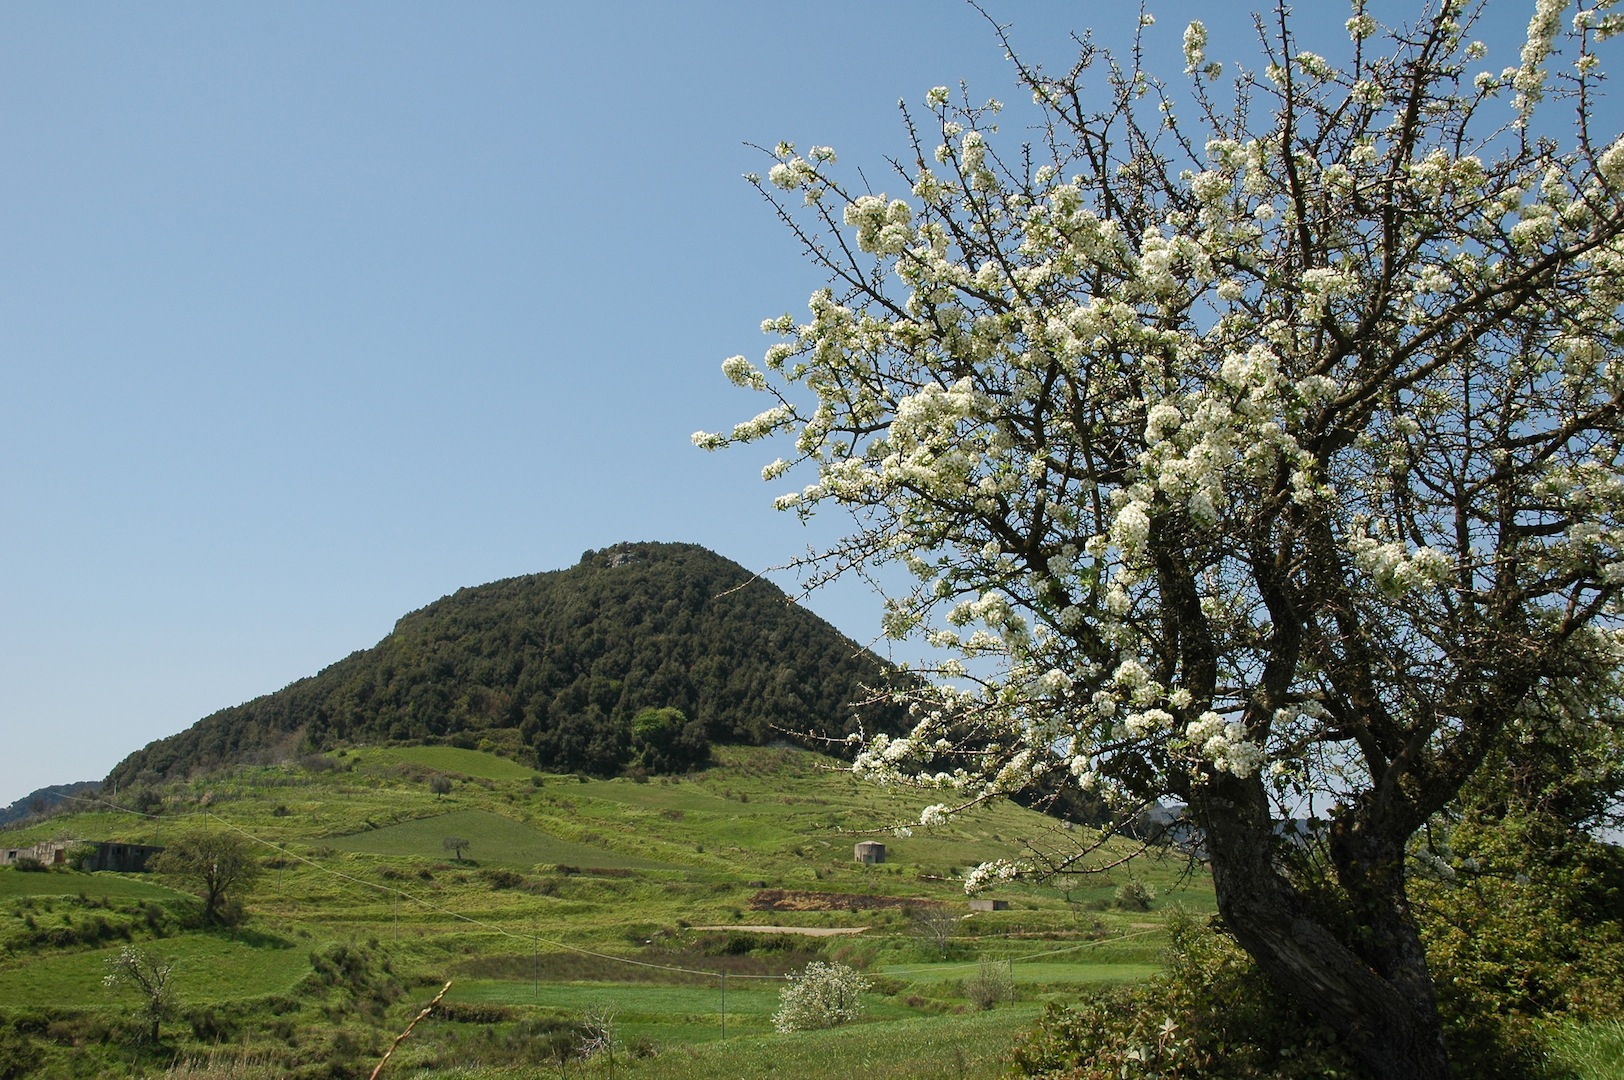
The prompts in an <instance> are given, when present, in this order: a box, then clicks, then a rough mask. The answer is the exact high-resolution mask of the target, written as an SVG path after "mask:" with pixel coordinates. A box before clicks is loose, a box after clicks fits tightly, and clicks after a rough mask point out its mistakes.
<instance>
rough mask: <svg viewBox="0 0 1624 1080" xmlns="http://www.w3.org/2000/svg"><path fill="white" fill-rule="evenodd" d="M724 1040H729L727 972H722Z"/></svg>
mask: <svg viewBox="0 0 1624 1080" xmlns="http://www.w3.org/2000/svg"><path fill="white" fill-rule="evenodd" d="M722 1038H724V1039H725V1038H727V972H725V971H724V972H722Z"/></svg>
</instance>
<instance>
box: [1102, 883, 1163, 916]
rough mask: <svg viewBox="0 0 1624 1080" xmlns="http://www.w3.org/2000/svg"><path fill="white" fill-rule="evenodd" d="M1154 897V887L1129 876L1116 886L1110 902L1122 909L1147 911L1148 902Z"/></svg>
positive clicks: (1148, 908)
mask: <svg viewBox="0 0 1624 1080" xmlns="http://www.w3.org/2000/svg"><path fill="white" fill-rule="evenodd" d="M1154 899H1156V890H1155V889H1153V888H1151V887H1150V886H1149V885H1146V884H1145V883H1144V882H1143V881H1140V880H1139V879H1138V878H1129V879H1128V880H1127V881H1124V882H1123V883H1122V884H1121V885H1118V886H1117V891H1116V896H1115V897H1114V898H1113V899H1112V903H1114V904H1115V905H1116V906H1117V907H1119V908H1121V909H1122V910H1124V911H1149V910H1150V902H1151V901H1152V900H1154Z"/></svg>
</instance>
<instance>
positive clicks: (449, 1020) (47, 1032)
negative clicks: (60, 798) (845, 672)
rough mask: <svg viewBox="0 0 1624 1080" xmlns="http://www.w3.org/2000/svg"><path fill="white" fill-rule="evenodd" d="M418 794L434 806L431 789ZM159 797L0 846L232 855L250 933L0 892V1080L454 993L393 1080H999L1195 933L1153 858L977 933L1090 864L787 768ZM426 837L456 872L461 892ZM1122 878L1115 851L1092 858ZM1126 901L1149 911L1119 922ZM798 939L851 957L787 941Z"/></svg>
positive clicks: (239, 1042)
mask: <svg viewBox="0 0 1624 1080" xmlns="http://www.w3.org/2000/svg"><path fill="white" fill-rule="evenodd" d="M436 775H440V776H445V777H448V778H450V779H451V780H452V786H451V790H450V791H449V792H448V793H445V794H443V795H441V794H436V793H435V792H434V791H432V790H431V789H430V787H429V784H428V780H429V779H430V778H431V777H433V776H436ZM159 794H160V796H161V803H160V804H158V806H157V812H156V813H154V814H149V815H142V814H136V813H131V812H126V811H121V810H119V809H115V808H114V807H112V806H111V805H90V806H88V807H87V810H86V812H84V813H80V814H64V815H59V816H57V817H53V818H51V819H49V820H46V821H36V822H32V823H30V824H28V825H27V826H26V827H25V828H22V829H18V830H14V831H12V832H10V833H7V834H5V835H4V838H3V842H4V843H7V844H11V845H19V844H24V843H31V842H33V841H35V840H39V839H46V838H78V839H86V840H89V839H105V840H124V841H139V842H149V843H163V842H165V839H166V838H169V839H173V838H176V837H180V836H183V835H186V834H188V833H191V832H194V831H200V830H220V831H226V832H230V833H232V834H234V835H236V836H238V837H240V838H241V839H242V840H243V842H244V843H246V844H248V845H251V848H252V851H253V853H254V858H255V860H256V864H257V866H258V867H259V870H260V875H259V878H258V880H257V882H256V883H255V884H254V886H253V888H252V890H251V891H250V892H248V893H247V894H245V895H244V896H243V897H242V899H243V901H244V906H245V911H246V917H245V919H244V920H243V921H242V923H241V924H240V925H238V926H235V927H230V928H219V927H214V928H210V927H204V926H202V925H200V924H199V920H198V915H199V911H200V907H201V905H200V902H199V901H198V899H197V898H196V896H195V895H194V893H195V889H194V887H193V886H192V884H191V883H188V882H186V881H182V880H178V879H169V878H161V877H159V876H157V875H151V874H140V875H119V874H105V873H103V874H85V873H79V872H75V871H70V870H60V869H59V870H51V871H47V872H24V871H20V870H17V869H12V868H5V869H0V1003H3V1004H0V1060H6V1061H27V1062H30V1063H31V1064H30V1066H29V1067H30V1069H31V1070H32V1073H18V1072H16V1071H15V1070H14V1071H13V1072H12V1073H10V1074H6V1075H8V1076H10V1075H39V1076H47V1077H58V1076H61V1077H78V1076H102V1075H113V1076H118V1075H146V1076H157V1075H165V1074H166V1073H167V1074H168V1075H171V1076H174V1077H182V1076H186V1077H193V1078H198V1080H201V1078H203V1077H215V1076H218V1077H225V1076H234V1077H238V1078H241V1080H246V1078H251V1077H259V1076H264V1077H284V1076H291V1077H326V1076H338V1075H343V1076H354V1075H367V1074H368V1073H369V1072H370V1070H371V1069H372V1068H373V1067H374V1066H375V1065H376V1064H377V1062H378V1061H379V1060H380V1059H381V1058H382V1056H383V1053H384V1051H385V1050H386V1049H387V1048H388V1046H389V1044H390V1042H391V1041H392V1040H393V1039H394V1037H395V1036H396V1035H397V1034H399V1032H401V1031H402V1030H404V1029H405V1028H406V1026H407V1025H408V1024H409V1023H410V1022H411V1021H412V1019H413V1018H414V1017H415V1016H417V1014H418V1012H419V1011H420V1010H421V1009H422V1008H423V1007H424V1005H425V1004H427V1003H428V1001H429V1000H430V999H432V998H433V997H434V996H435V994H436V993H438V992H439V991H440V989H441V988H442V987H443V986H444V984H445V983H446V982H447V981H449V982H450V983H451V987H450V989H449V991H447V993H446V996H445V999H444V1002H443V1003H442V1005H441V1007H440V1008H439V1009H438V1010H436V1011H435V1012H434V1013H433V1014H432V1015H431V1016H429V1017H428V1018H427V1019H425V1020H423V1021H422V1022H421V1023H419V1024H418V1025H417V1027H416V1029H415V1030H414V1031H413V1034H412V1036H411V1038H410V1039H408V1040H406V1041H405V1042H403V1043H402V1044H401V1045H400V1047H399V1048H398V1049H397V1050H396V1051H395V1053H394V1055H393V1056H392V1057H391V1058H390V1061H389V1064H388V1066H387V1069H386V1071H385V1073H384V1075H385V1076H401V1077H406V1076H413V1077H424V1078H428V1077H471V1078H485V1077H489V1078H493V1080H494V1078H497V1077H528V1076H555V1075H562V1073H561V1070H566V1069H567V1071H568V1073H569V1074H571V1075H579V1076H600V1075H602V1076H608V1075H613V1076H627V1077H650V1078H653V1077H665V1078H673V1080H674V1078H686V1077H710V1076H728V1077H751V1076H772V1075H784V1074H785V1073H786V1070H787V1071H789V1072H792V1073H793V1074H794V1075H797V1076H805V1077H813V1078H816V1077H841V1078H842V1080H848V1078H849V1077H850V1076H851V1075H852V1073H853V1071H854V1070H861V1071H862V1073H863V1074H864V1075H865V1080H867V1078H868V1077H991V1076H996V1075H1000V1073H1001V1072H1002V1071H1003V1069H1004V1068H1005V1065H1006V1055H1007V1053H1008V1051H1009V1048H1010V1046H1011V1044H1012V1041H1013V1040H1014V1039H1015V1038H1016V1037H1017V1036H1018V1035H1019V1034H1020V1033H1022V1032H1023V1031H1025V1030H1027V1029H1028V1028H1029V1027H1030V1026H1031V1025H1032V1023H1033V1022H1034V1020H1035V1018H1036V1017H1037V1015H1038V1014H1039V1013H1040V1012H1041V1010H1042V1008H1043V1006H1044V1005H1045V1004H1046V1003H1049V1002H1060V1003H1066V1002H1072V1001H1075V1000H1077V999H1078V997H1079V996H1080V995H1083V994H1087V993H1089V992H1091V990H1092V989H1093V988H1097V987H1101V986H1106V985H1109V984H1113V983H1123V982H1135V981H1138V980H1143V979H1145V978H1147V977H1149V976H1150V975H1152V974H1154V973H1155V972H1157V971H1158V970H1159V969H1160V965H1161V963H1162V957H1163V950H1164V949H1165V947H1166V944H1167V935H1166V932H1165V926H1164V924H1165V921H1166V919H1167V917H1168V915H1169V914H1170V913H1171V912H1173V911H1174V910H1183V911H1187V912H1192V913H1194V914H1196V915H1197V916H1202V915H1205V914H1207V913H1210V912H1212V910H1213V895H1212V889H1211V884H1210V881H1209V880H1208V879H1207V878H1206V876H1205V874H1204V872H1203V871H1202V869H1201V868H1200V867H1199V866H1196V865H1192V864H1191V863H1190V862H1189V861H1188V860H1187V859H1185V858H1183V857H1181V856H1179V855H1178V854H1176V853H1170V852H1163V853H1156V852H1146V853H1143V854H1141V855H1140V856H1138V857H1136V858H1135V859H1133V860H1131V861H1130V862H1128V863H1126V864H1125V865H1123V866H1119V867H1117V868H1115V869H1113V870H1110V871H1108V872H1103V873H1100V874H1098V875H1097V876H1092V877H1090V876H1074V877H1073V878H1072V879H1070V880H1061V881H1058V882H1055V883H1053V884H1036V883H1029V882H1010V883H1008V884H1007V885H1004V886H1002V887H1000V888H999V889H998V890H996V891H995V892H994V893H993V894H992V895H993V896H995V897H996V898H997V899H1001V900H1003V901H1005V903H1006V904H1007V907H1005V908H1004V909H1003V910H996V911H976V912H971V911H969V910H968V908H967V904H966V901H965V896H964V893H963V887H962V880H963V875H964V873H965V872H966V870H967V869H968V868H969V867H972V866H974V865H976V864H977V863H979V862H981V861H983V860H986V859H992V858H1004V857H1013V856H1018V855H1020V854H1021V853H1022V852H1023V851H1024V850H1026V849H1027V845H1029V844H1031V845H1036V846H1037V847H1040V848H1041V849H1042V850H1044V851H1047V852H1049V853H1050V854H1055V853H1057V852H1062V851H1064V850H1066V849H1067V846H1068V845H1069V846H1070V848H1071V849H1072V850H1080V849H1081V848H1082V847H1083V846H1086V845H1088V844H1091V843H1094V842H1096V841H1097V840H1098V838H1097V837H1096V836H1095V835H1094V834H1093V833H1092V832H1090V831H1089V830H1086V829H1083V828H1080V827H1079V828H1076V829H1068V828H1063V827H1061V826H1060V825H1059V823H1057V822H1055V821H1054V820H1053V819H1049V818H1045V817H1043V816H1041V815H1038V814H1035V813H1033V812H1030V811H1027V810H1023V809H1021V808H1019V807H1016V806H1013V805H1010V804H1002V805H989V806H985V807H981V808H978V809H976V810H974V811H970V812H967V813H965V814H963V815H961V816H960V817H957V818H955V819H953V820H952V821H951V823H950V824H948V825H946V826H943V827H939V828H936V829H932V830H924V829H919V828H915V829H914V830H913V831H912V834H911V835H898V834H896V833H894V832H893V830H894V829H896V828H898V827H900V826H905V825H908V824H909V823H916V822H917V821H918V818H919V812H920V810H921V809H922V808H923V807H924V806H925V805H926V804H928V803H930V802H932V801H935V800H934V799H933V798H931V797H930V794H929V793H919V792H909V791H894V790H884V789H880V788H877V787H873V786H870V785H866V784H861V783H858V782H856V781H855V780H853V779H852V778H851V777H850V776H849V775H848V774H847V773H845V772H843V771H841V770H840V769H839V767H838V763H837V762H833V761H832V760H830V759H826V758H823V757H820V756H818V755H816V754H811V753H808V752H804V751H799V750H792V749H784V748H754V749H749V748H723V749H721V750H720V751H719V752H718V755H717V760H716V762H715V763H714V765H713V766H712V767H711V768H708V769H706V770H704V771H702V772H697V773H694V774H691V775H686V776H680V777H666V778H658V779H651V780H647V781H644V782H637V781H634V780H632V779H615V780H592V779H585V778H582V777H578V776H574V775H543V774H537V773H535V772H533V771H532V770H530V769H526V768H523V767H520V766H518V765H517V764H515V763H513V762H511V761H508V760H507V759H505V758H502V757H498V756H496V755H493V754H488V753H481V752H478V751H471V750H465V749H458V748H454V747H438V746H435V747H428V746H411V747H389V748H355V749H351V750H345V751H338V752H335V753H333V754H330V755H326V756H323V757H320V758H306V759H302V760H301V761H300V762H290V763H286V764H282V765H274V766H256V767H242V768H236V769H233V770H230V771H228V772H224V773H220V774H217V775H213V776H209V777H204V778H199V779H197V780H195V781H192V782H189V783H186V784H178V785H173V786H170V787H167V788H164V789H162V791H161V792H160V793H159ZM448 836H450V837H458V838H461V839H465V840H467V841H468V845H467V847H466V848H465V849H463V850H462V851H461V855H462V858H461V860H459V859H458V858H457V857H456V854H455V853H454V852H452V851H449V850H447V849H446V847H445V839H446V837H448ZM862 839H880V840H882V841H883V842H884V843H885V844H886V849H887V858H886V861H885V862H884V863H882V864H878V865H863V864H859V863H856V862H854V861H853V851H852V848H853V845H854V844H855V843H856V842H857V841H858V840H862ZM1128 851H1129V849H1128V848H1127V847H1126V846H1125V842H1124V841H1121V840H1117V839H1111V840H1108V841H1106V845H1105V852H1106V853H1107V854H1108V855H1109V856H1110V857H1112V858H1116V857H1118V856H1121V855H1125V854H1127V853H1128ZM1130 877H1131V878H1136V879H1138V880H1139V881H1141V882H1143V883H1145V884H1146V885H1148V886H1149V888H1150V890H1151V892H1152V893H1153V895H1154V899H1153V900H1152V902H1151V904H1150V907H1149V908H1148V910H1122V909H1120V908H1118V907H1115V906H1113V904H1112V902H1111V901H1112V897H1113V896H1114V895H1115V892H1116V890H1117V888H1118V887H1119V886H1121V885H1122V884H1123V883H1125V882H1126V881H1128V880H1129V879H1130ZM930 913H934V914H935V915H936V916H938V917H937V918H936V919H935V920H934V921H936V922H937V923H938V925H943V923H942V919H941V918H940V916H942V915H944V914H945V916H946V922H945V925H946V927H947V929H946V931H945V934H942V935H933V934H932V933H930V932H929V931H928V929H927V924H928V923H930V922H931V921H932V920H931V919H929V918H925V917H924V916H925V915H928V914H930ZM756 927H760V928H765V929H749V928H756ZM819 930H840V931H848V932H846V933H840V934H833V935H828V936H814V934H811V933H801V932H800V931H819ZM126 946H133V947H135V948H138V949H140V950H142V951H143V952H144V953H146V954H148V955H150V956H152V957H155V958H157V959H160V960H162V961H164V962H166V963H168V964H170V965H172V975H171V985H172V987H173V990H174V996H175V1007H174V1008H173V1010H172V1011H170V1012H169V1013H168V1014H167V1015H166V1016H165V1018H164V1021H163V1024H162V1028H161V1037H160V1041H159V1043H158V1044H157V1045H150V1044H148V1043H146V1042H144V1041H143V1039H142V1038H141V1034H142V1030H143V1029H142V1021H141V1017H140V1014H139V1007H140V999H139V995H137V994H136V993H135V992H134V991H132V990H129V989H128V988H109V987H107V986H105V985H104V984H103V977H104V976H105V975H106V973H107V971H108V960H109V959H110V958H111V957H114V956H116V955H118V953H119V951H120V950H121V949H123V948H124V947H126ZM814 960H823V961H833V960H838V961H840V962H843V963H846V964H848V965H851V966H853V967H856V968H858V969H859V970H861V971H863V972H864V973H865V975H866V976H867V977H868V978H869V979H870V980H871V983H872V986H871V989H870V990H869V992H868V993H867V994H866V995H864V1000H865V1005H866V1008H865V1012H864V1015H863V1017H862V1019H861V1020H860V1021H859V1022H858V1023H856V1024H853V1025H849V1026H847V1027H843V1028H838V1029H834V1030H832V1031H825V1032H799V1033H795V1034H792V1035H784V1034H780V1033H778V1032H777V1031H776V1030H774V1028H773V1026H772V1015H773V1013H774V1012H775V1010H776V1009H777V1008H778V1005H779V994H780V991H781V989H782V987H783V985H784V977H785V976H786V975H789V974H793V973H797V972H799V971H800V970H801V969H802V968H804V967H805V966H806V964H807V963H809V962H811V961H814ZM984 962H986V963H987V964H990V966H991V967H993V968H996V969H997V970H998V971H1001V972H1002V973H1003V975H1004V977H1006V978H1008V979H1009V980H1010V991H1009V992H1010V996H1011V997H1012V998H1013V1000H1012V1001H1009V1000H1004V999H1002V998H999V999H998V1000H996V1001H994V1002H993V1003H992V1004H993V1006H994V1007H993V1008H991V1009H990V1010H986V1011H982V1010H980V1009H978V1008H977V1007H976V1004H975V1002H974V1001H973V1000H972V995H971V993H970V984H971V982H972V981H973V979H974V978H975V977H976V976H977V973H978V972H980V971H981V970H983V967H984ZM589 1022H602V1023H606V1024H607V1025H608V1026H609V1028H610V1030H611V1032H612V1039H611V1040H610V1041H611V1043H612V1045H613V1047H614V1055H613V1057H612V1059H611V1058H610V1057H608V1056H605V1055H602V1054H600V1055H598V1056H596V1057H594V1058H592V1059H591V1060H590V1061H582V1060H579V1059H578V1058H570V1057H569V1054H570V1053H571V1052H572V1051H571V1050H570V1048H571V1047H578V1046H579V1045H580V1044H581V1043H580V1041H581V1039H582V1038H584V1036H583V1032H584V1031H586V1030H587V1028H586V1027H585V1025H587V1024H588V1023H589ZM1564 1039H1565V1041H1563V1042H1562V1044H1561V1047H1562V1049H1561V1052H1562V1053H1564V1054H1566V1055H1568V1057H1569V1058H1570V1059H1571V1060H1573V1061H1576V1062H1581V1063H1583V1062H1592V1061H1594V1062H1600V1063H1601V1064H1597V1065H1594V1066H1592V1065H1588V1064H1581V1066H1576V1068H1577V1069H1578V1071H1577V1072H1576V1073H1575V1075H1577V1076H1580V1077H1584V1078H1586V1080H1590V1078H1591V1077H1599V1076H1603V1075H1617V1074H1616V1073H1608V1072H1606V1071H1605V1070H1606V1069H1608V1068H1610V1067H1611V1066H1609V1065H1607V1064H1605V1063H1606V1062H1608V1061H1616V1059H1617V1052H1616V1043H1617V1038H1616V1032H1611V1031H1608V1030H1602V1029H1600V1028H1587V1027H1576V1028H1574V1029H1573V1030H1572V1031H1570V1032H1567V1033H1566V1034H1565V1035H1564ZM211 1062H212V1064H211ZM1586 1070H1589V1071H1586ZM1598 1070H1599V1071H1598Z"/></svg>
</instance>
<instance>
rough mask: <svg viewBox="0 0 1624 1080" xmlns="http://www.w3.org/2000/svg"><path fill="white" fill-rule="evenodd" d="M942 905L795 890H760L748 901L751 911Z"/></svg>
mask: <svg viewBox="0 0 1624 1080" xmlns="http://www.w3.org/2000/svg"><path fill="white" fill-rule="evenodd" d="M941 906H942V905H941V901H939V900H928V899H924V898H922V897H909V896H874V895H872V894H865V893H826V892H802V891H800V890H798V889H762V890H761V891H760V892H758V893H756V895H755V896H754V897H752V898H751V900H750V909H751V910H752V911H886V910H890V909H893V908H914V907H941Z"/></svg>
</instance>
